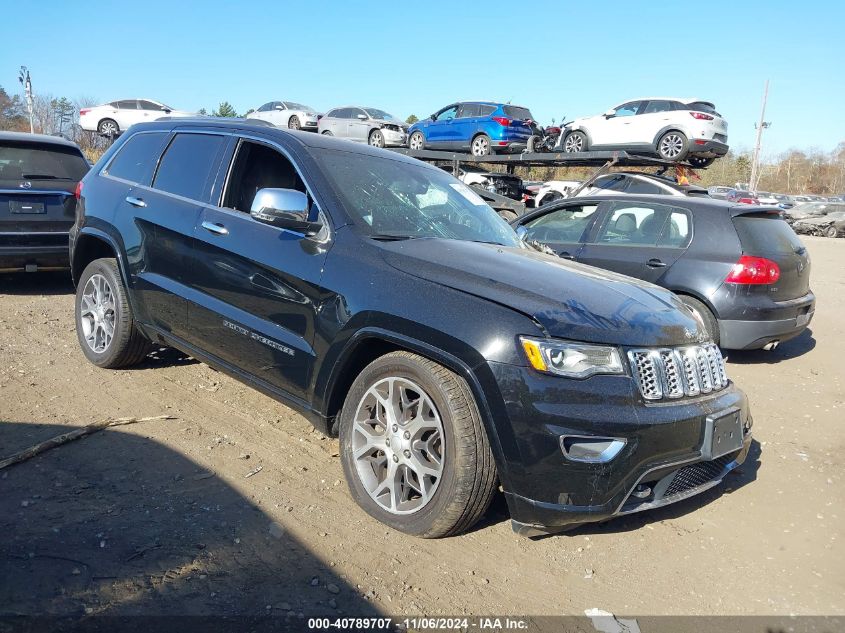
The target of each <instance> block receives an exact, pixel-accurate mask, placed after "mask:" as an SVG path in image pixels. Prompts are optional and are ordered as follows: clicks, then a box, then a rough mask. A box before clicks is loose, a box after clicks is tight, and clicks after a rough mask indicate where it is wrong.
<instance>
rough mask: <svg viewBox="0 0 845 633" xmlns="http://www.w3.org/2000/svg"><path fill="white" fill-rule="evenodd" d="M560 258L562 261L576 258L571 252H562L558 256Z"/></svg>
mask: <svg viewBox="0 0 845 633" xmlns="http://www.w3.org/2000/svg"><path fill="white" fill-rule="evenodd" d="M558 257H560V258H561V259H575V256H574V255H572V254H570V253H569V251H561V252H560V253H559V254H558Z"/></svg>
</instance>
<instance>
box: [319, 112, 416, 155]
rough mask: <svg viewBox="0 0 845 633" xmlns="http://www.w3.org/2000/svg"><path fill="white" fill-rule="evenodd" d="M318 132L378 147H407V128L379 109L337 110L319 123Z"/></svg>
mask: <svg viewBox="0 0 845 633" xmlns="http://www.w3.org/2000/svg"><path fill="white" fill-rule="evenodd" d="M317 131H318V132H319V133H320V134H325V135H327V136H338V137H340V138H346V139H349V140H350V141H357V142H359V143H369V144H370V145H373V146H375V147H404V146H405V145H407V144H408V126H407V125H406V124H405V123H404V122H402V121H400V120H399V119H397V118H396V117H395V116H393V115H392V114H388V113H387V112H385V111H384V110H379V109H378V108H362V107H358V106H344V107H341V108H334V109H332V110H329V111H328V112H327V113H326V115H325V116H324V117H322V118H321V119H320V120H319V122H318V123H317Z"/></svg>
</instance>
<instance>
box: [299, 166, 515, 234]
mask: <svg viewBox="0 0 845 633" xmlns="http://www.w3.org/2000/svg"><path fill="white" fill-rule="evenodd" d="M312 155H313V156H314V159H315V160H316V161H317V163H318V165H319V166H320V168H321V171H322V172H323V175H324V176H325V178H326V179H327V180H328V181H329V184H330V185H331V187H332V189H333V190H334V193H335V195H337V197H338V198H339V199H340V200H341V202H342V204H343V207H344V209H345V210H346V212H347V215H348V216H349V218H350V219H351V220H352V221H353V222H354V223H355V224H356V225H357V226H359V227H360V228H361V229H363V230H364V232H366V233H367V234H369V235H374V236H379V237H391V238H397V239H402V238H409V239H410V238H445V239H458V240H470V241H478V242H490V243H495V244H502V245H503V246H513V247H519V246H520V241H519V238H518V237H517V235H516V233H514V231H513V229H512V228H511V227H510V226H509V225H508V224H507V222H505V221H504V220H503V219H502V218H500V217H499V215H498V214H497V213H496V212H495V211H493V209H491V208H490V207H489V206H488V205H487V203H485V202H484V200H482V199H481V198H480V197H479V196H478V194H476V193H475V192H474V191H473V190H472V188H470V187H468V186H467V185H465V184H464V183H462V182H460V181H459V180H456V179H455V178H453V177H452V176H450V175H449V174H447V173H446V172H444V171H443V170H441V169H438V168H436V167H428V166H425V165H415V164H412V163H408V162H406V161H404V160H394V159H391V158H383V157H377V156H369V155H364V154H357V153H351V152H344V151H338V150H328V149H315V150H313V154H312Z"/></svg>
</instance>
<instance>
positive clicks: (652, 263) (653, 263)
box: [645, 257, 666, 268]
mask: <svg viewBox="0 0 845 633" xmlns="http://www.w3.org/2000/svg"><path fill="white" fill-rule="evenodd" d="M645 265H646V266H648V267H649V268H666V262H663V261H660V260H659V259H658V258H657V257H652V258H651V259H650V260H648V261H647V262H646V263H645Z"/></svg>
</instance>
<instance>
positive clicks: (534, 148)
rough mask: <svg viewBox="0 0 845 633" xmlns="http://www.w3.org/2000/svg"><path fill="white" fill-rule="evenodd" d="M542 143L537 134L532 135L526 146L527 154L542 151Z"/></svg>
mask: <svg viewBox="0 0 845 633" xmlns="http://www.w3.org/2000/svg"><path fill="white" fill-rule="evenodd" d="M540 141H542V139H541V138H540V137H539V136H537V135H536V134H532V135H531V136H529V137H528V142H527V143H526V144H525V151H526V153H528V154H533V153H535V152H538V151H540V149H539V147H540Z"/></svg>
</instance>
